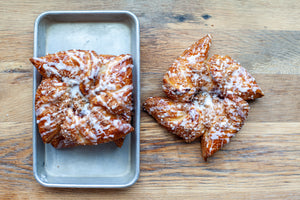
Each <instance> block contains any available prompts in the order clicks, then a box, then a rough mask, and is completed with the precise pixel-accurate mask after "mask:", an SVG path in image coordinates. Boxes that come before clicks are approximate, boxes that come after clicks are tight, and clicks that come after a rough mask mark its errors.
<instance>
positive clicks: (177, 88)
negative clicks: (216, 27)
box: [163, 35, 264, 102]
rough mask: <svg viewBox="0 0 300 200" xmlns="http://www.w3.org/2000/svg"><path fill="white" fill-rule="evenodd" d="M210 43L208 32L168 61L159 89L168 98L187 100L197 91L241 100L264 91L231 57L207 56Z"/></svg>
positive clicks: (254, 97)
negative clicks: (175, 57) (179, 54)
mask: <svg viewBox="0 0 300 200" xmlns="http://www.w3.org/2000/svg"><path fill="white" fill-rule="evenodd" d="M210 44H211V36H210V35H207V36H205V37H203V38H201V39H200V40H199V41H197V42H196V43H194V44H193V45H192V46H191V47H190V48H188V49H186V50H185V51H184V53H183V54H182V55H181V56H180V57H179V58H177V59H176V60H175V62H174V63H173V64H172V65H171V67H170V68H169V69H168V71H167V72H166V73H165V75H164V79H163V91H164V92H165V93H166V95H167V96H168V97H169V98H171V99H173V100H177V101H181V102H190V101H192V100H193V98H194V96H195V95H196V94H197V93H198V92H199V91H207V92H210V93H217V94H218V95H221V96H227V95H237V96H240V97H242V98H243V99H244V100H253V99H256V98H260V97H262V96H263V95H264V93H263V91H262V90H261V88H260V87H259V86H258V85H257V83H256V81H255V79H254V77H253V76H252V75H251V74H250V73H249V72H247V70H246V69H245V68H243V67H242V66H241V65H240V64H239V63H238V62H236V61H235V60H233V59H232V58H231V57H229V56H219V55H214V56H212V57H211V58H210V59H209V60H207V57H208V51H209V47H210Z"/></svg>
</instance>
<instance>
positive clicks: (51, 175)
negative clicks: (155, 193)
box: [33, 11, 140, 188]
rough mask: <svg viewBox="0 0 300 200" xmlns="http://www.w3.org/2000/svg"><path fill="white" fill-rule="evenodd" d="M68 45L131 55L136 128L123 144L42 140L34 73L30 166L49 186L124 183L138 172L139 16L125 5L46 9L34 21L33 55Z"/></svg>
mask: <svg viewBox="0 0 300 200" xmlns="http://www.w3.org/2000/svg"><path fill="white" fill-rule="evenodd" d="M69 49H82V50H95V51H96V52H97V53H98V54H112V55H119V54H127V53H129V54H131V55H132V56H133V64H134V68H133V87H134V89H133V99H134V116H133V121H132V124H133V126H134V129H135V130H134V132H132V133H130V134H129V135H127V137H126V139H125V141H124V144H123V146H122V148H118V147H117V146H116V145H115V144H114V143H113V142H111V143H106V144H100V145H97V146H81V147H74V148H70V149H59V150H58V149H55V148H53V147H52V146H51V145H50V144H44V143H43V142H42V139H41V137H40V135H39V131H38V127H37V124H36V116H35V109H34V104H35V92H36V89H37V87H38V85H39V84H40V82H41V75H40V74H39V72H38V71H37V70H36V69H35V68H34V73H33V172H34V176H35V178H36V180H37V181H38V182H39V183H40V184H41V185H43V186H47V187H77V188H122V187H128V186H131V185H132V184H134V183H135V182H136V180H137V179H138V176H139V155H140V143H139V141H140V140H139V135H140V77H139V76H140V75H139V74H140V38H139V22H138V19H137V17H136V16H135V15H134V14H132V13H131V12H128V11H50V12H45V13H42V14H41V15H40V16H39V17H38V18H37V19H36V21H35V28H34V56H35V57H41V56H45V55H46V54H48V53H55V52H57V51H63V50H69Z"/></svg>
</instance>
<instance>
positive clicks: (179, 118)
mask: <svg viewBox="0 0 300 200" xmlns="http://www.w3.org/2000/svg"><path fill="white" fill-rule="evenodd" d="M144 109H145V110H146V111H147V112H148V113H149V114H150V115H151V116H153V117H154V118H155V120H156V121H157V122H158V123H159V124H160V125H162V126H164V127H165V128H166V129H167V130H168V131H169V132H171V133H174V134H176V135H178V136H179V137H181V138H183V139H184V140H185V141H186V142H192V141H194V140H195V139H196V138H198V137H200V136H202V135H203V136H202V140H201V141H202V142H201V146H202V155H203V158H204V160H206V159H207V158H208V157H210V156H211V155H213V154H214V153H215V152H216V151H218V150H219V149H220V148H221V147H223V146H224V145H225V144H226V143H228V142H229V140H230V138H231V137H233V136H234V135H235V134H236V133H237V132H238V131H239V130H240V128H241V127H242V125H243V123H244V121H245V119H246V117H247V114H248V111H249V105H248V103H247V102H246V101H245V100H243V99H242V98H240V97H237V96H233V97H230V98H228V97H225V98H224V99H222V98H219V97H218V96H217V95H216V94H209V93H207V92H203V93H200V94H198V95H197V96H196V97H195V98H194V100H193V101H192V102H190V103H185V102H175V101H173V100H170V99H168V98H164V97H150V98H148V99H147V100H146V101H145V103H144Z"/></svg>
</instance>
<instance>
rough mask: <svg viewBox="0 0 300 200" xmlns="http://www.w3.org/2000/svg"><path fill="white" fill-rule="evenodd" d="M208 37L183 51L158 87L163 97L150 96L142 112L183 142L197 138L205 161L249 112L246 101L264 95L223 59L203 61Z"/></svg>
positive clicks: (229, 60)
mask: <svg viewBox="0 0 300 200" xmlns="http://www.w3.org/2000/svg"><path fill="white" fill-rule="evenodd" d="M211 39H212V38H211V36H210V35H206V36H205V37H203V38H201V39H200V40H198V41H197V42H195V43H194V44H193V45H192V46H191V47H189V48H188V49H186V50H185V51H184V52H183V53H182V55H181V56H179V57H178V58H177V59H176V60H175V61H174V63H173V64H172V65H171V66H170V68H169V69H168V71H167V73H165V75H164V78H163V85H162V89H163V91H164V92H165V94H166V95H167V97H168V98H164V97H150V98H148V99H147V100H146V101H145V103H144V109H145V110H146V111H147V112H148V113H149V114H150V115H152V116H153V117H154V118H155V119H156V120H157V122H158V123H159V124H161V125H162V126H164V127H165V128H166V129H167V130H168V131H169V132H171V133H174V134H176V135H178V136H180V137H181V138H183V139H184V141H186V142H192V141H194V140H195V139H196V138H199V137H201V147H202V156H203V158H204V160H205V161H206V160H207V158H208V157H210V156H212V155H213V154H214V153H215V152H216V151H218V150H219V149H220V148H222V147H223V146H224V145H225V144H227V143H228V142H229V141H230V138H231V137H233V136H234V135H235V134H236V133H237V132H238V131H239V130H240V129H241V127H242V125H243V124H244V121H245V120H246V117H247V115H248V112H249V105H248V103H247V102H246V100H254V99H256V98H260V97H262V96H264V93H263V91H262V89H261V88H260V87H259V86H258V85H257V83H256V81H255V79H254V78H253V76H252V75H251V74H250V73H249V72H247V70H246V69H245V68H243V67H242V66H241V65H240V64H239V63H238V62H236V61H234V60H233V59H232V58H231V57H229V56H220V55H214V56H212V57H211V58H209V59H208V51H209V48H210V46H211Z"/></svg>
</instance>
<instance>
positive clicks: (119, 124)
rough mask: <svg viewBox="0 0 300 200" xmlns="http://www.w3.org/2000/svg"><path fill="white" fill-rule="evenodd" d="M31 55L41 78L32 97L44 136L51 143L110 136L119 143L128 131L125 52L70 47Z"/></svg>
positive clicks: (128, 62)
mask: <svg viewBox="0 0 300 200" xmlns="http://www.w3.org/2000/svg"><path fill="white" fill-rule="evenodd" d="M30 61H31V62H32V63H33V64H34V65H35V67H36V68H37V69H38V71H39V72H40V73H41V74H42V75H43V76H44V78H45V79H44V80H42V82H41V84H40V85H39V87H38V89H37V92H36V103H35V107H36V115H37V123H38V127H39V131H40V134H41V136H42V139H43V141H44V142H46V143H51V144H52V145H53V146H54V147H56V148H61V147H71V146H77V145H95V144H99V143H105V142H109V141H116V144H117V145H118V146H119V147H120V146H122V144H123V142H122V140H123V139H124V137H125V136H126V135H127V134H128V133H130V132H132V131H133V127H132V126H131V125H130V121H131V115H132V109H133V107H132V98H131V95H132V67H133V65H132V58H131V56H130V55H120V56H112V55H97V54H96V53H95V52H94V51H84V50H69V51H63V52H57V53H55V54H50V55H47V56H45V57H41V58H31V59H30ZM99 99H100V100H101V102H100V103H99V101H100V100H99Z"/></svg>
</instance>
